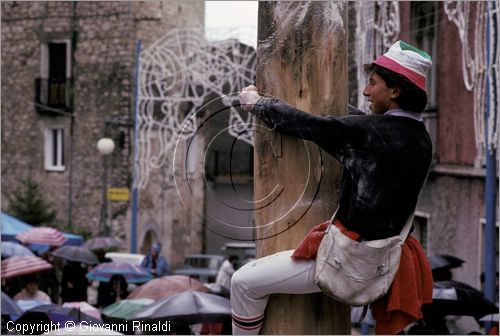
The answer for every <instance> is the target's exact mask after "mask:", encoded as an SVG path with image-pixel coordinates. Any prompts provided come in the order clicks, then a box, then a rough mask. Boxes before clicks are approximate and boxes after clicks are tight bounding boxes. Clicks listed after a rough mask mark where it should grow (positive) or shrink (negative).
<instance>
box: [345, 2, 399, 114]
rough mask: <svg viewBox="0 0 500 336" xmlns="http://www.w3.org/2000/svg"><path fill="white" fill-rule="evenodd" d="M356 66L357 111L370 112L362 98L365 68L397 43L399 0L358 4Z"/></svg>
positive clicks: (356, 3) (365, 78) (365, 77)
mask: <svg viewBox="0 0 500 336" xmlns="http://www.w3.org/2000/svg"><path fill="white" fill-rule="evenodd" d="M354 3H355V6H356V13H357V17H356V19H357V21H356V50H357V52H356V66H357V79H358V85H359V87H358V108H360V109H361V110H364V111H368V105H369V103H368V101H367V100H366V98H365V97H364V96H363V94H362V92H363V88H364V83H366V82H367V80H368V78H367V75H366V72H365V70H364V67H363V65H364V64H368V63H370V62H371V61H373V60H374V59H375V58H377V57H378V56H380V55H382V54H383V53H384V52H386V51H387V50H388V49H389V48H390V47H391V46H392V45H393V44H394V43H395V42H396V41H397V40H398V37H399V32H400V30H401V29H400V23H399V3H398V1H355V2H354Z"/></svg>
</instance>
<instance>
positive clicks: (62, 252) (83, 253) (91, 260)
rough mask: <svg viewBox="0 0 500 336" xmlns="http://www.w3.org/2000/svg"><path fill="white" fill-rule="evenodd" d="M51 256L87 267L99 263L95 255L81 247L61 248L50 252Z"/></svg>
mask: <svg viewBox="0 0 500 336" xmlns="http://www.w3.org/2000/svg"><path fill="white" fill-rule="evenodd" d="M52 255H54V256H56V257H60V258H63V259H66V260H71V261H79V262H82V263H86V264H89V265H95V264H98V263H99V260H97V257H96V256H95V254H94V253H93V252H92V251H90V250H89V249H88V248H85V247H82V246H61V247H59V248H57V249H56V250H54V251H53V252H52Z"/></svg>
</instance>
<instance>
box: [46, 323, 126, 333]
mask: <svg viewBox="0 0 500 336" xmlns="http://www.w3.org/2000/svg"><path fill="white" fill-rule="evenodd" d="M61 326H62V327H64V326H63V325H61ZM44 335H124V334H122V333H120V332H118V331H114V330H112V329H111V328H106V326H103V327H102V328H90V326H89V324H88V323H82V324H77V325H75V326H74V327H68V328H60V329H54V330H52V331H49V332H48V333H45V334H44Z"/></svg>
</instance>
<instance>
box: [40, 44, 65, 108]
mask: <svg viewBox="0 0 500 336" xmlns="http://www.w3.org/2000/svg"><path fill="white" fill-rule="evenodd" d="M41 50H42V52H41V55H42V61H41V69H40V74H41V76H40V77H41V78H37V80H36V94H37V97H36V102H37V103H38V104H41V105H44V106H48V107H52V108H58V109H70V106H71V87H70V82H71V81H70V79H71V41H70V40H60V41H52V42H47V43H42V45H41ZM39 110H40V108H39Z"/></svg>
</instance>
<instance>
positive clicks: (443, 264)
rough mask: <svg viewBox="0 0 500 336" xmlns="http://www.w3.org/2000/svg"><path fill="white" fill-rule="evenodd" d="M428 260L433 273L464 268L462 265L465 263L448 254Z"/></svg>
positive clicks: (434, 256) (431, 257)
mask: <svg viewBox="0 0 500 336" xmlns="http://www.w3.org/2000/svg"><path fill="white" fill-rule="evenodd" d="M428 259H429V263H430V264H431V269H432V270H433V271H435V270H437V269H450V268H457V267H460V266H462V264H463V263H464V261H463V260H462V259H460V258H457V257H454V256H450V255H446V254H438V255H433V256H430V257H429V258H428Z"/></svg>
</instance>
